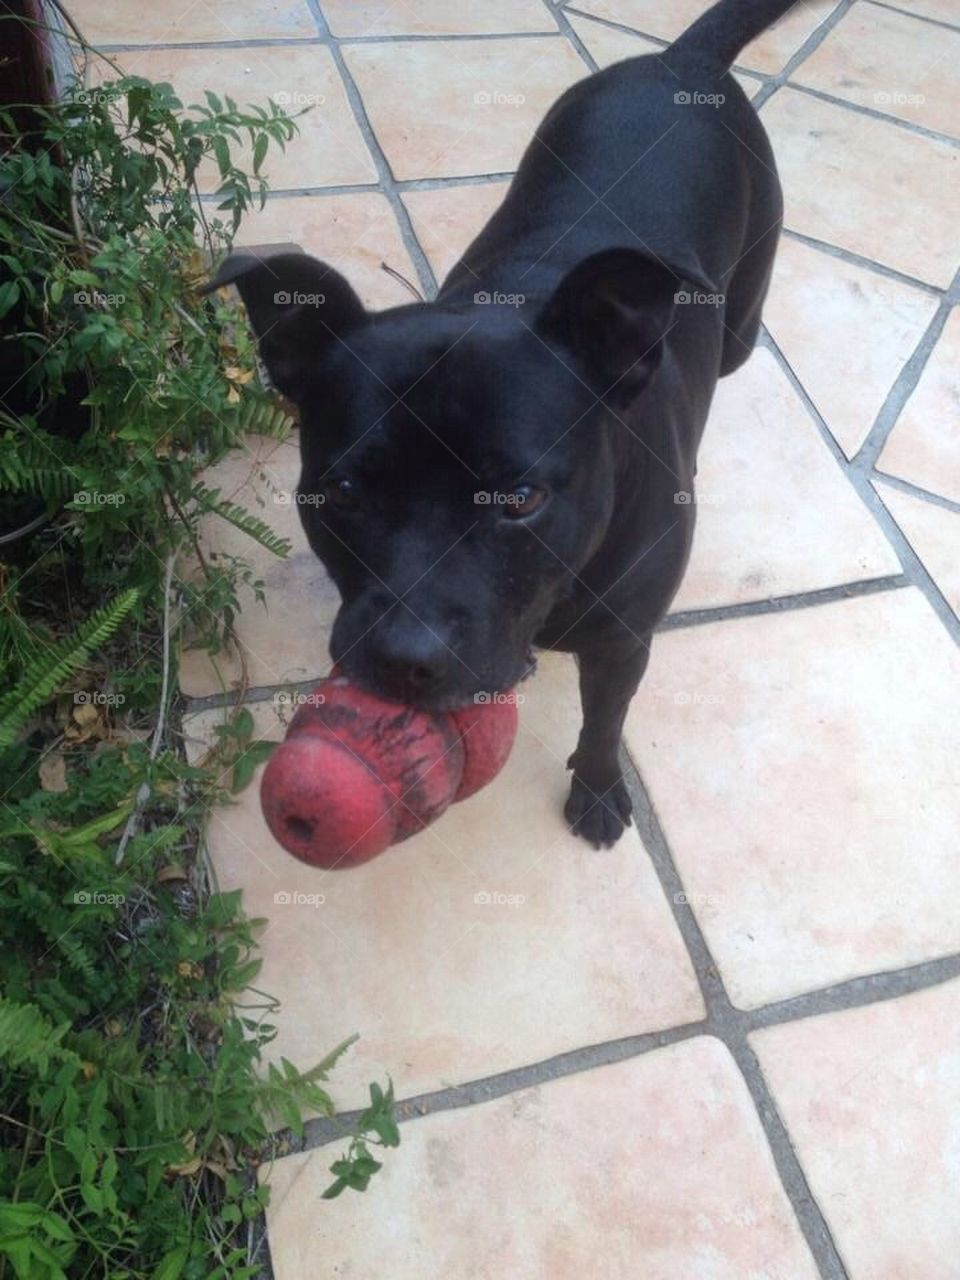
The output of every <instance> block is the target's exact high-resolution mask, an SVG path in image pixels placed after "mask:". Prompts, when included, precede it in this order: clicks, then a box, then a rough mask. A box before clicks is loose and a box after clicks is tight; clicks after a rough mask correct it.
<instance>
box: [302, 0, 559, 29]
mask: <svg viewBox="0 0 960 1280" xmlns="http://www.w3.org/2000/svg"><path fill="white" fill-rule="evenodd" d="M320 8H321V9H322V11H323V15H324V17H325V18H326V20H327V22H328V23H329V25H330V30H331V31H332V32H333V34H334V35H335V36H421V35H423V36H455V35H474V36H484V35H496V34H498V33H504V34H506V33H513V32H529V31H550V32H553V31H556V29H557V24H556V23H555V22H554V21H553V19H552V18H551V17H550V14H549V12H548V11H547V9H546V8H545V7H544V6H543V5H542V4H541V3H540V0H483V3H482V4H451V3H450V0H321V3H320Z"/></svg>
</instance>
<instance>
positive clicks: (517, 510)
mask: <svg viewBox="0 0 960 1280" xmlns="http://www.w3.org/2000/svg"><path fill="white" fill-rule="evenodd" d="M546 500H547V494H546V491H545V490H544V489H538V488H537V486H536V485H533V484H518V485H517V487H516V488H515V489H514V490H513V491H512V492H511V493H510V494H509V495H508V498H507V501H506V502H505V503H504V507H503V514H504V515H505V516H506V517H507V519H508V520H524V519H525V518H526V517H527V516H532V515H533V513H534V512H535V511H539V510H540V508H541V507H542V506H543V504H544V503H545V502H546Z"/></svg>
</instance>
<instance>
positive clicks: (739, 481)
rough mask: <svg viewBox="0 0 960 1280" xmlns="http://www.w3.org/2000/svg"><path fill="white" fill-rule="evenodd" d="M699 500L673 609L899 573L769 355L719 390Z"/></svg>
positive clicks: (759, 354)
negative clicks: (689, 554)
mask: <svg viewBox="0 0 960 1280" xmlns="http://www.w3.org/2000/svg"><path fill="white" fill-rule="evenodd" d="M696 497H697V504H698V511H697V532H696V538H695V542H694V550H693V556H692V558H691V561H690V567H689V569H688V570H687V576H686V578H685V579H684V582H683V585H682V586H681V588H680V593H679V595H678V596H677V598H676V600H675V601H674V604H673V609H674V611H678V610H682V609H703V608H709V607H712V606H714V605H721V604H736V603H739V602H741V601H745V600H765V599H768V598H770V597H771V596H782V595H790V594H795V593H798V592H801V591H811V590H816V589H819V588H821V587H830V586H837V585H838V584H840V583H843V582H854V581H857V580H858V579H862V578H878V577H883V576H884V575H885V574H889V573H899V572H900V568H901V566H900V561H899V560H898V559H897V556H896V554H895V553H894V551H893V549H892V548H891V547H890V544H889V543H888V542H887V540H886V538H885V537H884V536H883V534H882V533H881V532H880V530H879V528H878V527H877V525H876V523H875V521H874V520H873V518H872V516H871V515H870V514H869V512H868V511H867V509H866V507H865V506H864V505H863V503H862V502H861V501H860V499H859V498H858V497H857V495H856V493H855V492H854V491H853V489H852V487H851V485H850V483H849V481H848V480H847V479H846V477H845V476H844V475H843V474H842V472H841V471H840V469H839V468H838V467H837V465H836V463H835V462H834V460H833V458H832V457H831V456H830V452H829V450H828V449H827V447H826V445H825V444H824V443H823V441H822V440H821V439H820V436H819V432H818V430H817V427H816V425H815V424H814V422H813V420H812V418H811V417H810V415H809V414H808V413H807V411H806V409H805V408H804V406H803V404H802V402H801V401H800V399H799V397H798V396H797V394H796V392H795V391H794V390H793V388H792V387H791V386H790V383H789V382H788V381H787V377H786V375H785V374H784V373H783V372H782V371H781V370H780V368H779V366H778V365H777V362H776V361H775V359H774V358H773V356H772V355H771V354H770V352H768V351H763V350H759V351H755V352H754V354H753V356H752V357H751V358H750V360H749V361H748V363H747V364H746V365H745V366H744V367H743V369H741V370H740V371H739V372H738V373H736V374H734V375H733V377H731V378H729V379H727V380H725V381H723V382H721V383H720V386H719V387H718V389H717V396H716V399H715V401H714V405H713V409H712V412H711V415H710V421H709V422H708V424H707V429H706V433H705V435H704V441H703V445H702V446H701V450H700V460H699V466H698V474H697V489H696Z"/></svg>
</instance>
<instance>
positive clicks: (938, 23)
mask: <svg viewBox="0 0 960 1280" xmlns="http://www.w3.org/2000/svg"><path fill="white" fill-rule="evenodd" d="M870 2H871V4H874V5H876V6H877V8H878V9H889V10H890V12H891V13H899V14H902V15H903V17H904V18H914V19H916V21H917V22H925V23H927V24H928V26H931V27H940V28H941V29H942V30H945V31H960V23H952V22H945V21H944V19H942V18H931V17H928V16H927V14H925V13H914V12H913V11H912V10H911V9H901V8H900V6H899V5H896V4H889V3H888V2H887V0H870Z"/></svg>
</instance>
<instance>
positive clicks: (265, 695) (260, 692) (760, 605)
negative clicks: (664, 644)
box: [183, 482, 947, 715]
mask: <svg viewBox="0 0 960 1280" xmlns="http://www.w3.org/2000/svg"><path fill="white" fill-rule="evenodd" d="M901 483H903V482H901ZM908 487H909V488H911V489H912V488H913V487H912V486H908ZM920 495H921V496H925V495H924V494H923V491H922V490H921V491H920ZM944 501H947V500H944ZM910 585H911V583H910V580H909V579H908V578H907V577H906V575H904V574H893V575H890V576H887V577H883V578H864V579H863V580H862V581H859V582H846V583H839V584H837V585H836V586H832V587H822V588H819V589H817V590H814V591H803V592H799V593H797V594H796V595H787V596H770V597H769V598H768V599H766V600H747V601H742V602H740V603H739V604H725V605H716V606H715V607H709V608H703V609H686V610H682V611H680V612H677V613H669V614H667V616H666V618H664V620H663V622H661V624H660V625H659V627H657V629H656V634H657V635H660V634H662V633H664V632H667V631H679V630H682V629H685V628H687V627H698V626H706V625H708V624H710V623H713V622H725V621H730V620H733V619H736V618H752V617H757V616H762V615H764V614H768V613H791V612H794V611H797V610H800V609H810V608H816V607H817V606H818V605H822V604H829V603H831V602H833V601H835V600H846V599H849V598H851V597H854V596H865V595H875V594H877V593H878V592H882V591H896V590H899V589H900V588H903V587H908V586H910ZM324 677H325V673H324V672H318V673H317V675H315V676H312V677H308V678H306V679H304V680H291V681H288V682H286V683H276V684H264V685H254V686H252V687H251V688H248V689H247V690H246V691H245V692H244V693H243V695H242V697H238V695H237V694H236V693H229V692H228V693H211V694H206V695H202V696H195V697H191V696H184V706H183V714H184V715H193V714H195V713H196V712H198V711H215V710H218V709H219V708H221V707H233V706H241V705H244V704H249V703H257V702H268V701H270V700H271V699H272V698H274V697H275V696H276V695H277V694H278V693H291V692H293V693H303V694H306V693H309V692H310V691H311V690H312V689H313V688H314V687H315V686H316V684H317V682H318V681H320V680H323V679H324Z"/></svg>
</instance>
